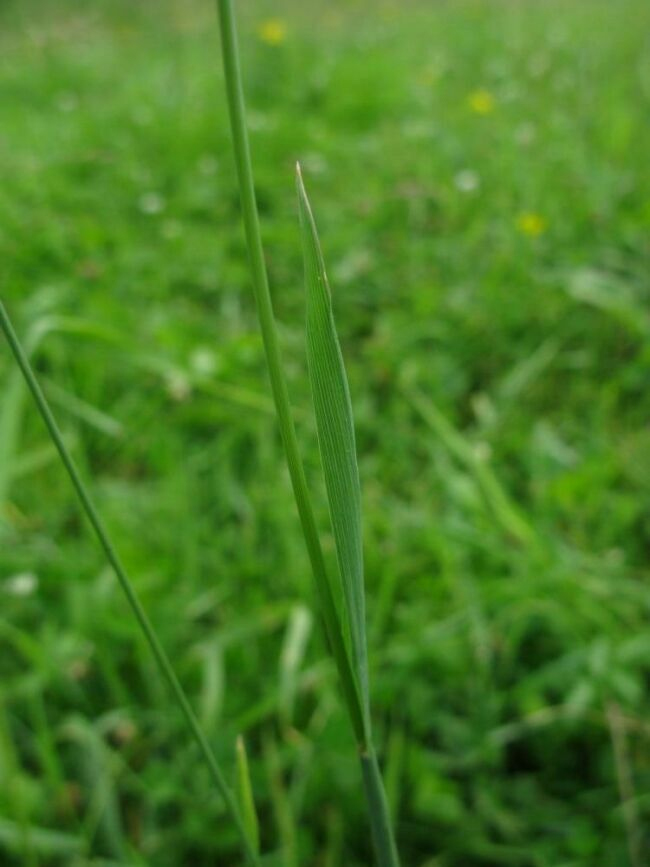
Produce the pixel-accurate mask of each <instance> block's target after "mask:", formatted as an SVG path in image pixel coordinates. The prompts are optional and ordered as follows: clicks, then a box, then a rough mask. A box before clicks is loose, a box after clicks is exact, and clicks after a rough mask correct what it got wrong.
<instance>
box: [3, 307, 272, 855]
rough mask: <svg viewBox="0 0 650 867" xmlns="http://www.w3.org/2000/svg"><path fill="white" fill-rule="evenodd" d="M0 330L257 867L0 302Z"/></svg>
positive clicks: (233, 806)
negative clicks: (0, 329)
mask: <svg viewBox="0 0 650 867" xmlns="http://www.w3.org/2000/svg"><path fill="white" fill-rule="evenodd" d="M0 327H1V328H2V331H3V332H4V335H5V337H6V338H7V342H8V343H9V346H10V348H11V351H12V352H13V355H14V358H15V359H16V363H17V364H18V367H19V368H20V371H21V373H22V374H23V376H24V378H25V382H26V383H27V386H28V388H29V391H30V392H31V395H32V397H33V399H34V403H35V404H36V406H37V407H38V411H39V412H40V414H41V417H42V418H43V421H44V422H45V426H46V427H47V430H48V433H49V435H50V437H51V439H52V442H53V443H54V445H55V446H56V449H57V451H58V453H59V456H60V458H61V461H62V463H63V465H64V467H65V469H66V471H67V473H68V476H69V477H70V481H71V482H72V486H73V487H74V489H75V491H76V493H77V496H78V498H79V501H80V503H81V506H82V508H83V510H84V512H85V513H86V516H87V517H88V520H89V521H90V524H91V526H92V528H93V530H94V531H95V535H96V536H97V540H98V541H99V543H100V545H101V547H102V549H103V551H104V554H105V555H106V559H107V561H108V562H109V563H110V565H111V567H112V568H113V570H114V572H115V574H116V576H117V579H118V581H119V583H120V586H121V587H122V590H123V591H124V594H125V596H126V598H127V601H128V603H129V605H130V607H131V610H132V612H133V614H134V616H135V618H136V620H137V622H138V625H139V626H140V629H141V630H142V633H143V634H144V636H145V638H146V640H147V643H148V644H149V647H150V648H151V651H152V653H153V656H154V658H155V660H156V663H157V665H158V668H159V670H160V672H161V674H162V675H163V677H164V678H165V680H166V681H167V683H168V685H169V687H170V690H171V692H172V694H173V696H174V699H175V700H176V703H177V704H178V706H179V707H180V710H181V712H182V714H183V716H184V718H185V722H186V723H187V726H188V728H189V730H190V732H191V733H192V736H193V738H194V739H195V741H196V743H197V745H198V747H199V749H200V751H201V754H202V756H203V759H204V761H205V763H206V766H207V768H208V770H209V772H210V775H211V777H212V780H213V782H214V784H215V786H216V788H217V790H218V791H219V793H220V795H221V797H222V798H223V800H224V803H225V804H226V807H227V809H228V812H229V814H230V816H231V818H232V819H233V822H234V823H235V826H236V827H237V829H238V831H239V835H240V838H241V842H242V849H243V852H244V855H245V857H246V860H247V863H248V864H250V865H252V867H257V865H258V864H259V859H258V857H257V853H256V851H255V847H254V845H253V844H252V842H251V841H250V839H249V837H248V833H247V829H246V826H245V825H244V822H243V819H242V817H241V815H240V813H239V809H238V807H237V803H236V800H235V796H234V795H233V793H232V792H231V791H230V788H229V787H228V785H227V783H226V781H225V777H224V774H223V772H222V771H221V768H220V767H219V764H218V763H217V760H216V758H215V755H214V753H213V751H212V748H211V747H210V744H209V743H208V740H207V738H206V736H205V734H204V733H203V730H202V728H201V726H200V725H199V721H198V720H197V718H196V716H195V714H194V711H193V710H192V706H191V705H190V702H189V699H188V698H187V696H186V694H185V691H184V689H183V687H182V686H181V684H180V681H179V680H178V678H177V676H176V672H175V671H174V668H173V666H172V664H171V662H170V660H169V657H168V656H167V654H166V652H165V650H164V648H163V646H162V644H161V643H160V641H159V639H158V636H157V634H156V631H155V629H154V627H153V625H152V624H151V622H150V620H149V618H148V616H147V614H146V612H145V610H144V608H143V607H142V604H141V602H140V600H139V598H138V596H137V594H136V592H135V589H134V587H133V584H132V583H131V580H130V578H129V577H128V575H127V573H126V570H125V568H124V566H123V565H122V561H121V560H120V558H119V555H118V553H117V551H116V550H115V547H114V546H113V543H112V542H111V539H110V537H109V535H108V532H107V530H106V528H105V527H104V523H103V521H102V519H101V518H100V516H99V512H98V511H97V509H96V507H95V504H94V503H93V501H92V499H91V497H90V494H89V493H88V490H87V488H86V485H85V484H84V482H83V479H82V478H81V476H80V474H79V471H78V469H77V467H76V464H75V462H74V461H73V459H72V456H71V455H70V452H69V451H68V449H67V447H66V445H65V442H64V440H63V436H62V435H61V431H60V430H59V426H58V425H57V423H56V420H55V418H54V416H53V415H52V411H51V409H50V407H49V404H48V402H47V400H46V398H45V395H44V394H43V392H42V390H41V387H40V385H39V384H38V381H37V379H36V376H35V374H34V371H33V370H32V368H31V365H30V363H29V361H28V358H27V354H26V353H25V350H24V349H23V347H22V345H21V343H20V341H19V340H18V336H17V335H16V332H15V331H14V329H13V326H12V324H11V321H10V319H9V316H8V315H7V312H6V310H5V308H4V305H3V304H2V302H0Z"/></svg>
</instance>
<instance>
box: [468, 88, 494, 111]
mask: <svg viewBox="0 0 650 867" xmlns="http://www.w3.org/2000/svg"><path fill="white" fill-rule="evenodd" d="M467 101H468V103H469V107H470V108H471V109H472V111H475V112H476V114H491V113H492V112H493V111H494V105H495V101H494V96H493V95H492V94H491V93H490V91H489V90H485V88H481V89H479V90H474V91H473V92H472V93H470V95H469V96H468V98H467Z"/></svg>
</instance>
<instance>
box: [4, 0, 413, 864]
mask: <svg viewBox="0 0 650 867" xmlns="http://www.w3.org/2000/svg"><path fill="white" fill-rule="evenodd" d="M218 9H219V18H220V25H221V38H222V51H223V62H224V71H225V80H226V88H227V96H228V106H229V113H230V120H231V127H232V136H233V143H234V155H235V161H236V165H237V173H238V179H239V186H240V192H241V201H242V212H243V220H244V227H245V231H246V238H247V243H248V252H249V258H250V264H251V271H252V277H253V287H254V291H255V297H256V302H257V308H258V315H259V320H260V327H261V331H262V337H263V341H264V347H265V352H266V357H267V366H268V371H269V377H270V380H271V387H272V391H273V397H274V400H275V405H276V410H277V414H278V419H279V425H280V430H281V433H282V439H283V443H284V447H285V453H286V458H287V463H288V467H289V472H290V475H291V481H292V485H293V489H294V495H295V499H296V503H297V507H298V513H299V516H300V521H301V525H302V530H303V535H304V537H305V542H306V545H307V550H308V553H309V557H310V561H311V566H312V571H313V574H314V578H315V582H316V587H317V591H318V597H319V604H320V609H321V613H322V619H323V623H324V626H325V632H326V638H327V643H328V647H329V649H330V651H331V653H332V656H333V658H334V661H335V664H336V667H337V671H338V674H339V679H340V682H341V687H342V692H343V696H344V699H345V704H346V707H347V710H348V714H349V717H350V721H351V725H352V729H353V731H354V735H355V738H356V742H357V746H358V750H359V756H360V761H361V770H362V778H363V785H364V790H365V794H366V800H367V803H368V809H369V815H370V826H371V831H372V839H373V844H374V848H375V852H376V855H377V861H378V864H379V865H380V867H398V865H399V858H398V854H397V849H396V846H395V841H394V836H393V830H392V826H391V821H390V815H389V810H388V806H387V802H386V796H385V792H384V785H383V781H382V777H381V773H380V770H379V764H378V760H377V754H376V751H375V747H374V743H373V734H372V725H371V713H370V699H369V687H368V662H367V640H366V626H365V596H364V569H363V547H362V534H361V494H360V486H359V473H358V468H357V459H356V447H355V437H354V425H353V419H352V407H351V401H350V394H349V388H348V383H347V378H346V374H345V369H344V366H343V358H342V354H341V350H340V346H339V342H338V337H337V334H336V328H335V324H334V317H333V313H332V300H331V295H330V290H329V286H328V283H327V276H326V273H325V267H324V263H323V256H322V253H321V249H320V244H319V241H318V235H317V231H316V224H315V221H314V218H313V215H312V212H311V208H310V205H309V201H308V199H307V194H306V192H305V188H304V185H303V182H302V177H301V175H300V170H299V169H298V174H297V184H298V204H299V214H300V226H301V236H302V246H303V255H304V263H305V279H306V307H307V317H306V322H307V327H306V331H307V360H308V368H309V378H310V383H311V388H312V395H313V402H314V410H315V416H316V425H317V431H318V440H319V448H320V454H321V462H322V467H323V474H324V477H325V487H326V491H327V498H328V504H329V512H330V518H331V523H332V529H333V533H334V539H335V544H336V554H337V563H338V575H336V576H334V577H333V576H332V575H331V574H330V573H329V572H328V570H327V568H326V565H325V559H324V556H323V551H322V547H321V543H320V538H319V534H318V530H317V527H316V521H315V518H314V512H313V508H312V504H311V500H310V496H309V491H308V488H307V482H306V478H305V473H304V469H303V465H302V461H301V458H300V453H299V448H298V440H297V436H296V431H295V427H294V423H293V418H292V413H291V407H290V402H289V394H288V389H287V385H286V380H285V377H284V373H283V368H282V360H281V355H280V347H279V341H278V337H277V330H276V326H275V319H274V314H273V308H272V304H271V296H270V292H269V285H268V277H267V273H266V266H265V262H264V253H263V248H262V239H261V233H260V227H259V217H258V213H257V204H256V200H255V190H254V184H253V171H252V164H251V157H250V148H249V143H248V134H247V129H246V122H245V107H244V96H243V85H242V76H241V69H240V65H239V55H238V47H237V39H236V30H235V20H234V14H233V7H232V2H231V0H218ZM0 327H1V328H2V330H3V332H4V334H5V336H6V338H7V341H8V343H9V346H10V348H11V350H12V352H13V354H14V357H15V359H16V362H17V365H18V367H19V369H20V371H21V373H22V375H23V377H24V379H25V381H26V383H27V386H28V388H29V391H30V392H31V394H32V397H33V399H34V402H35V403H36V406H37V408H38V410H39V412H40V414H41V416H42V418H43V421H44V422H45V425H46V427H47V430H48V433H49V435H50V438H51V439H52V442H53V443H54V445H55V447H56V449H57V451H58V453H59V456H60V458H61V461H62V463H63V465H64V467H65V469H66V471H67V473H68V475H69V477H70V480H71V482H72V485H73V487H74V489H75V492H76V494H77V496H78V498H79V501H80V503H81V506H82V508H83V510H84V512H85V513H86V516H87V517H88V519H89V521H90V524H91V526H92V528H93V530H94V532H95V535H96V537H97V539H98V541H99V543H100V546H101V547H102V549H103V551H104V554H105V556H106V559H107V561H108V562H109V564H110V565H111V567H112V568H113V570H114V571H115V574H116V576H117V578H118V581H119V583H120V585H121V587H122V590H123V591H124V593H125V595H126V598H127V601H128V603H129V605H130V607H131V609H132V612H133V614H134V616H135V618H136V621H137V623H138V625H139V627H140V629H141V630H142V632H143V634H144V636H145V638H146V640H147V642H148V644H149V646H150V648H151V651H152V653H153V656H154V658H155V661H156V663H157V666H158V668H159V670H160V672H161V674H162V675H163V677H164V678H165V679H166V681H167V683H168V685H169V687H170V690H171V692H172V695H173V696H174V699H175V701H176V703H177V704H178V706H179V707H180V709H181V712H182V714H183V716H184V719H185V722H186V724H187V726H188V728H189V730H190V732H191V734H192V736H193V738H194V739H195V741H196V743H197V745H198V746H199V749H200V752H201V754H202V757H203V760H204V761H205V763H206V765H207V767H208V770H209V772H210V774H211V777H212V779H213V782H214V784H215V786H216V788H217V790H218V791H219V792H220V794H221V796H222V798H223V800H224V802H225V805H226V808H227V810H228V812H229V814H230V816H231V818H232V820H233V823H234V825H235V827H236V828H237V831H238V833H239V837H240V841H241V846H242V852H243V855H244V858H245V861H246V863H247V864H248V865H251V867H258V865H259V864H260V860H259V837H258V829H257V822H256V818H255V811H254V805H253V803H252V791H251V789H250V780H249V778H248V773H247V768H246V761H245V753H244V752H243V745H241V744H239V745H238V772H239V773H238V777H239V785H238V793H239V800H238V799H237V797H236V796H235V794H234V793H233V792H232V791H231V789H230V787H229V786H228V784H227V782H226V779H225V776H224V774H223V772H222V770H221V768H220V766H219V765H218V763H217V761H216V758H215V756H214V753H213V751H212V748H211V747H210V744H209V742H208V740H207V738H206V736H205V734H204V732H203V731H202V729H201V727H200V725H199V722H198V720H197V718H196V716H195V714H194V712H193V710H192V707H191V705H190V703H189V700H188V698H187V696H186V694H185V692H184V690H183V688H182V686H181V684H180V682H179V680H178V678H177V676H176V673H175V671H174V669H173V666H172V664H171V662H170V660H169V657H168V656H167V654H166V652H165V650H164V648H163V646H162V645H161V643H160V641H159V639H158V637H157V635H156V632H155V629H154V627H153V625H152V624H151V622H150V621H149V618H148V616H147V614H146V612H145V610H144V609H143V607H142V605H141V603H140V601H139V598H138V596H137V594H136V591H135V589H134V587H133V584H132V582H131V580H130V579H129V577H128V574H127V572H126V570H125V568H124V566H123V565H122V562H121V560H120V558H119V555H118V554H117V551H116V549H115V547H114V545H113V543H112V541H111V539H110V536H109V534H108V532H107V530H106V528H105V526H104V523H103V521H102V520H101V517H100V515H99V513H98V511H97V509H96V507H95V505H94V502H93V500H92V498H91V496H90V494H89V492H88V488H87V487H86V485H85V483H84V481H83V479H82V477H81V475H80V473H79V471H78V469H77V467H76V464H75V462H74V460H73V458H72V456H71V454H70V452H69V450H68V448H67V447H66V445H65V442H64V440H63V437H62V435H61V432H60V430H59V428H58V425H57V423H56V420H55V419H54V416H53V414H52V411H51V409H50V407H49V404H48V403H47V400H46V398H45V396H44V394H43V392H42V390H41V388H40V386H39V384H38V381H37V379H36V376H35V374H34V372H33V370H32V367H31V365H30V362H29V359H28V356H27V353H26V352H25V351H24V349H23V347H22V346H21V343H20V341H19V340H18V337H17V335H16V333H15V331H14V329H13V326H12V324H11V321H10V319H9V316H8V314H7V312H6V310H5V308H4V306H3V305H2V303H0Z"/></svg>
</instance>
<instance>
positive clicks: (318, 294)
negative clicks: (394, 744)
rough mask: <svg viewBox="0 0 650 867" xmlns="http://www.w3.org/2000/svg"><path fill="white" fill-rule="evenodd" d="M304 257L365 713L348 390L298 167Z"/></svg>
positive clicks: (323, 431)
mask: <svg viewBox="0 0 650 867" xmlns="http://www.w3.org/2000/svg"><path fill="white" fill-rule="evenodd" d="M297 183H298V201H299V210H300V225H301V232H302V246H303V255H304V261H305V282H306V295H307V300H306V306H307V363H308V368H309V379H310V383H311V390H312V397H313V401H314V411H315V414H316V427H317V430H318V443H319V448H320V455H321V462H322V465H323V474H324V476H325V487H326V490H327V498H328V503H329V512H330V518H331V521H332V529H333V532H334V541H335V544H336V556H337V561H338V565H339V571H340V577H341V584H342V589H343V600H344V603H345V604H344V613H345V617H344V622H345V623H346V626H347V629H348V633H349V634H348V635H347V636H346V640H347V641H349V644H350V651H351V657H352V663H353V667H354V670H355V674H356V677H357V679H358V682H359V687H360V689H361V694H362V697H363V706H364V713H365V714H366V719H368V718H369V707H368V663H367V649H366V615H365V597H364V586H363V585H364V581H363V546H362V537H361V489H360V485H359V470H358V467H357V456H356V445H355V438H354V423H353V420H352V404H351V401H350V390H349V387H348V381H347V377H346V374H345V367H344V365H343V356H342V354H341V347H340V345H339V341H338V337H337V334H336V326H335V324H334V315H333V312H332V297H331V293H330V289H329V285H328V282H327V275H326V273H325V265H324V262H323V255H322V252H321V248H320V243H319V240H318V234H317V231H316V223H315V222H314V217H313V214H312V211H311V207H310V205H309V201H308V199H307V193H306V191H305V187H304V184H303V181H302V176H301V174H300V167H298V169H297Z"/></svg>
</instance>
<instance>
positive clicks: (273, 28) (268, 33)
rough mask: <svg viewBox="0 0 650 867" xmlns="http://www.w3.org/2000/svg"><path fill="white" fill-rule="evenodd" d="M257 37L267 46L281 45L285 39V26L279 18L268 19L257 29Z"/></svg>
mask: <svg viewBox="0 0 650 867" xmlns="http://www.w3.org/2000/svg"><path fill="white" fill-rule="evenodd" d="M257 35H258V37H259V38H260V39H261V40H262V42H266V44H267V45H281V44H282V43H283V42H284V40H285V39H286V38H287V25H286V24H285V23H284V21H282V20H281V19H280V18H268V19H267V20H266V21H262V23H261V24H260V26H259V27H258V28H257Z"/></svg>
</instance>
